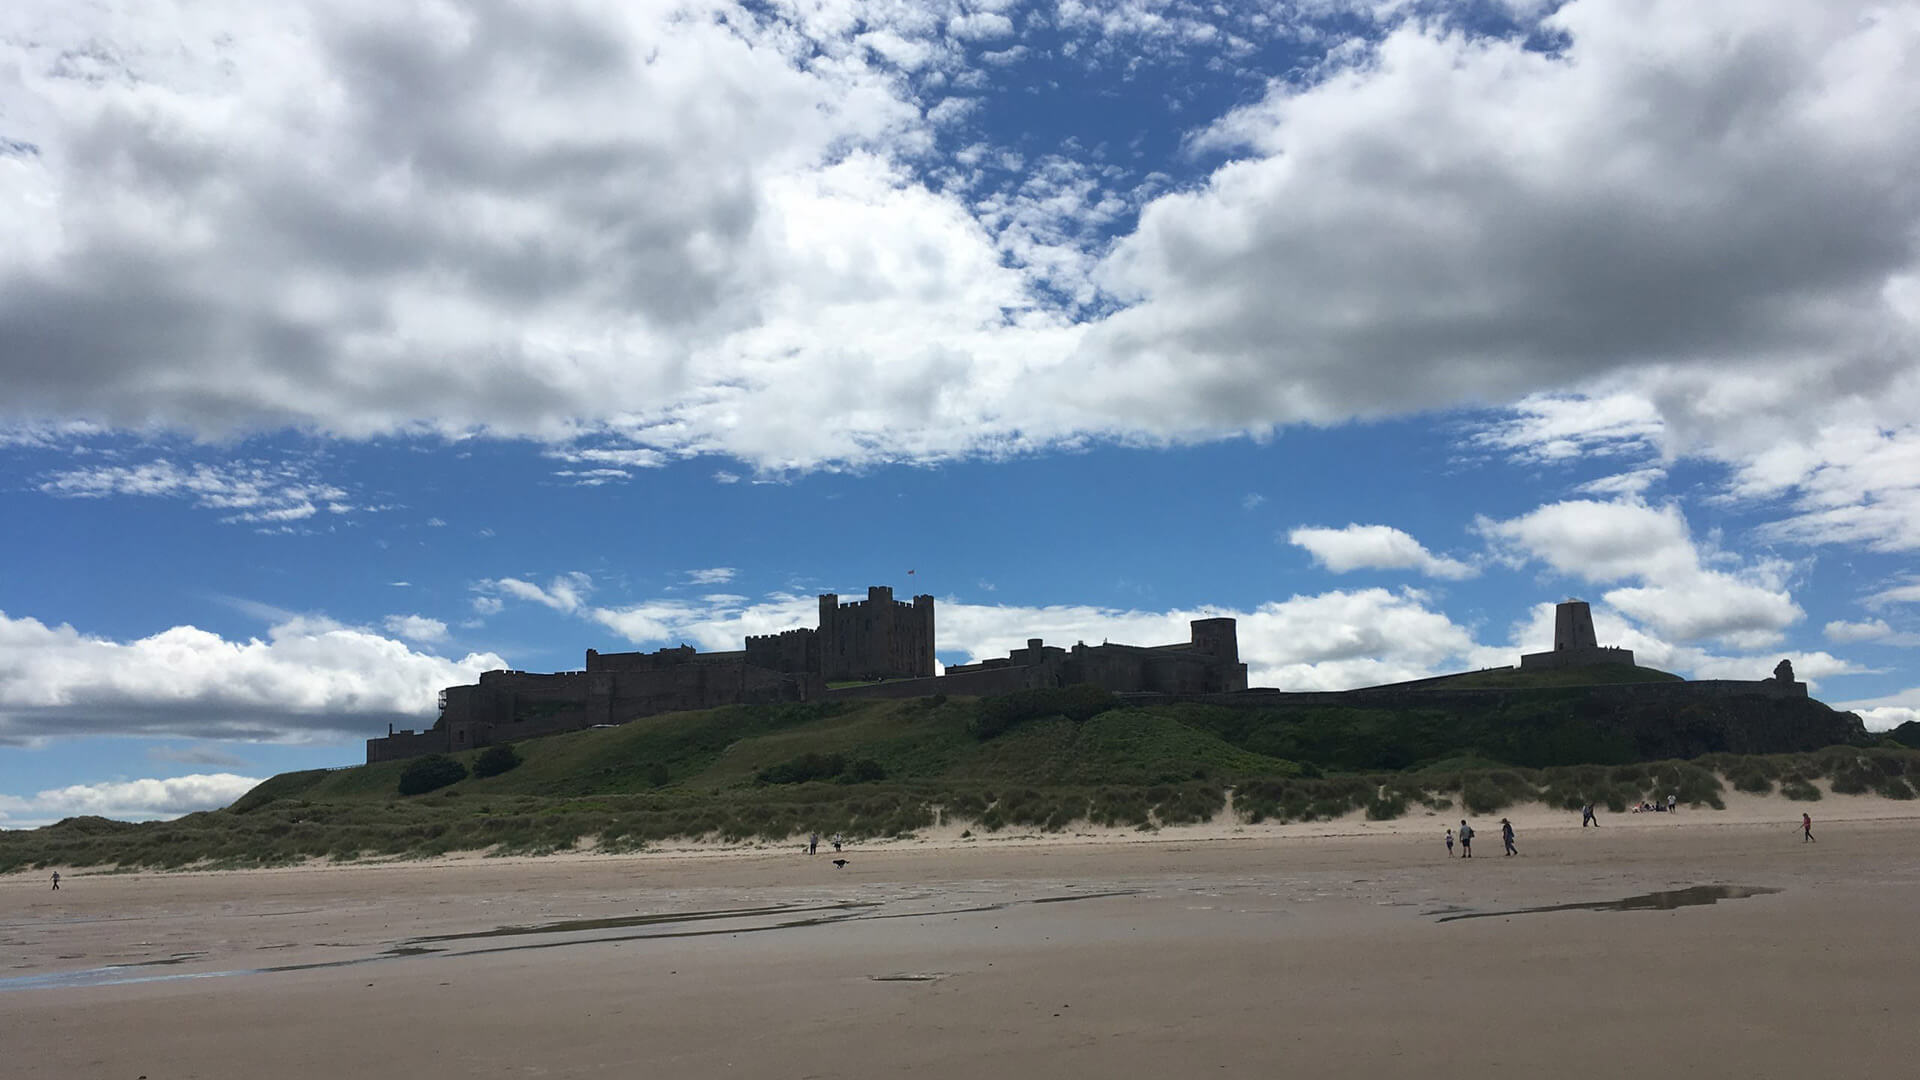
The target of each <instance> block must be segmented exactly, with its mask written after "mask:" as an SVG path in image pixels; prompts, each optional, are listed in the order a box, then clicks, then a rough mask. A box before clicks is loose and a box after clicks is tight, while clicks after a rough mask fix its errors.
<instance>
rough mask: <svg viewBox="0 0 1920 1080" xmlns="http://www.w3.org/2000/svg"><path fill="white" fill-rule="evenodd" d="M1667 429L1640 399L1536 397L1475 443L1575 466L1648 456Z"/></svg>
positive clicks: (1520, 404) (1480, 434) (1519, 404)
mask: <svg viewBox="0 0 1920 1080" xmlns="http://www.w3.org/2000/svg"><path fill="white" fill-rule="evenodd" d="M1664 430H1665V426H1664V424H1663V423H1662V421H1661V419H1660V411H1659V409H1658V408H1657V407H1656V406H1655V405H1654V404H1653V402H1651V401H1648V400H1647V399H1646V398H1644V397H1642V396H1640V395H1637V394H1629V393H1613V394H1606V395H1597V396H1590V395H1580V394H1571V395H1570V394H1531V395H1528V396H1527V397H1525V398H1523V399H1521V400H1520V401H1518V402H1516V403H1515V404H1514V405H1513V407H1512V409H1511V410H1510V415H1509V416H1508V417H1507V418H1505V419H1502V420H1500V421H1497V422H1495V423H1493V424H1491V425H1490V426H1488V427H1486V428H1483V429H1482V430H1480V431H1478V432H1475V433H1474V435H1473V436H1472V439H1471V442H1472V443H1473V444H1474V445H1477V446H1480V447H1482V448H1486V449H1491V450H1497V451H1501V452H1504V453H1507V454H1509V455H1511V456H1513V457H1515V458H1518V459H1520V460H1527V461H1541V462H1570V461H1576V460H1587V459H1590V458H1594V457H1613V456H1621V455H1632V456H1647V455H1649V454H1651V453H1653V452H1654V451H1655V450H1656V449H1657V448H1658V445H1659V439H1660V436H1661V435H1662V434H1663V433H1664Z"/></svg>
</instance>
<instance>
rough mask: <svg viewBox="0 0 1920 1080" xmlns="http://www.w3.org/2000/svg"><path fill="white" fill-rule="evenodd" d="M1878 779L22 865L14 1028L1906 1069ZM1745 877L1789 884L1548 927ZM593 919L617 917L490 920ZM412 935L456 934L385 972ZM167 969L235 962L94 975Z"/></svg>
mask: <svg viewBox="0 0 1920 1080" xmlns="http://www.w3.org/2000/svg"><path fill="white" fill-rule="evenodd" d="M1878 802H1879V800H1861V801H1859V802H1858V803H1855V804H1852V805H1853V808H1854V809H1855V810H1857V811H1859V812H1858V813H1854V814H1851V815H1848V814H1844V813H1841V812H1839V807H1838V805H1837V801H1836V800H1829V801H1825V802H1823V803H1816V804H1813V806H1812V809H1813V810H1814V811H1815V812H1816V817H1817V818H1818V819H1819V821H1820V823H1821V824H1820V825H1817V826H1816V834H1817V835H1819V836H1820V838H1821V842H1820V843H1818V844H1801V843H1799V842H1798V837H1797V835H1795V834H1794V832H1792V831H1791V829H1790V824H1789V821H1788V820H1787V818H1788V815H1789V813H1790V814H1791V816H1792V817H1794V818H1797V816H1798V812H1799V809H1800V806H1799V804H1791V803H1786V802H1784V801H1779V800H1771V799H1768V800H1752V803H1753V805H1750V806H1749V805H1744V804H1736V805H1733V806H1731V807H1730V809H1729V810H1728V811H1727V812H1725V813H1724V814H1707V813H1700V814H1696V815H1688V814H1684V813H1683V814H1680V815H1675V816H1674V817H1673V818H1671V819H1669V818H1668V817H1667V816H1666V815H1656V816H1655V817H1654V818H1652V819H1651V820H1641V818H1631V819H1627V818H1610V819H1608V821H1607V826H1606V827H1603V828H1602V829H1601V830H1599V831H1594V830H1587V831H1585V832H1583V831H1582V830H1580V829H1578V828H1569V827H1568V824H1569V822H1568V820H1567V816H1566V815H1552V816H1542V817H1540V818H1538V819H1535V818H1534V817H1533V816H1531V815H1516V824H1517V825H1521V826H1522V828H1521V845H1522V851H1523V855H1522V856H1521V857H1520V858H1517V859H1503V858H1500V857H1499V856H1498V854H1497V852H1498V843H1497V839H1493V837H1494V834H1495V833H1496V832H1497V829H1496V828H1494V827H1493V823H1492V822H1482V823H1481V824H1480V828H1481V835H1482V837H1483V839H1486V840H1487V841H1488V842H1486V843H1483V844H1482V845H1481V846H1482V851H1481V853H1480V857H1478V858H1476V859H1474V860H1473V861H1472V862H1466V861H1463V860H1458V859H1455V860H1451V861H1449V860H1447V859H1445V858H1443V857H1441V854H1440V848H1439V845H1438V844H1437V842H1434V841H1433V838H1432V837H1430V836H1429V835H1428V833H1429V832H1431V831H1432V830H1431V829H1430V828H1429V826H1430V825H1431V824H1432V823H1433V822H1431V821H1425V820H1413V821H1408V822H1404V823H1399V824H1397V825H1396V826H1395V827H1393V828H1386V829H1380V828H1377V827H1376V828H1372V829H1366V830H1362V829H1359V828H1358V827H1354V828H1350V829H1347V830H1345V831H1346V832H1347V833H1348V834H1347V835H1309V834H1308V833H1307V832H1305V831H1301V830H1297V829H1296V830H1295V831H1294V832H1291V833H1289V832H1286V831H1284V830H1282V831H1270V832H1267V833H1263V834H1258V835H1250V834H1248V833H1241V834H1238V835H1237V836H1236V837H1235V838H1233V839H1221V840H1207V839H1204V838H1203V836H1204V835H1207V834H1205V833H1203V832H1196V833H1191V834H1188V835H1183V836H1178V837H1172V838H1167V837H1162V838H1160V839H1157V840H1153V841H1149V842H1125V843H1117V842H1100V841H1094V840H1083V841H1081V842H1078V843H1070V844H1064V845H1062V844H1058V843H1056V844H1054V845H1053V846H1044V845H1038V844H1022V843H994V844H975V845H964V846H954V845H950V844H943V845H928V846H922V847H914V846H911V845H902V846H900V847H898V848H896V849H894V850H881V849H877V848H863V849H855V850H853V851H850V852H849V853H848V854H849V857H850V859H851V860H852V861H851V863H850V864H849V866H848V867H847V868H846V869H845V870H839V871H836V870H834V869H833V868H832V867H831V866H830V865H828V864H827V862H826V859H825V858H824V857H821V858H816V859H807V858H805V857H804V856H798V855H794V854H792V853H790V852H788V851H784V850H783V851H764V852H759V853H753V852H748V853H728V854H717V855H716V854H712V853H691V854H684V855H681V856H676V857H650V858H637V859H624V858H623V859H614V858H569V859H553V860H537V861H531V862H506V861H500V860H475V861H463V862H456V863H450V864H443V865H431V866H428V865H419V864H410V865H398V866H383V867H355V868H347V869H334V870H301V871H267V872H248V873H240V874H181V875H112V876H87V875H83V876H80V877H77V878H73V879H70V880H69V882H68V885H67V887H66V888H64V889H63V890H62V891H61V893H60V894H58V895H57V896H55V895H53V894H50V893H47V892H45V885H44V883H43V882H39V881H37V880H28V879H26V878H23V877H21V876H19V875H15V876H13V877H10V878H5V879H0V964H3V965H4V966H3V967H0V1047H4V1051H3V1053H4V1057H5V1069H4V1072H5V1074H6V1075H8V1076H10V1077H11V1076H25V1077H39V1076H46V1077H53V1076H60V1077H63V1078H70V1077H91V1076H111V1077H118V1076H125V1077H127V1078H129V1080H132V1078H134V1077H138V1076H142V1075H144V1076H147V1077H149V1078H151V1080H162V1078H168V1077H189V1076H199V1077H237V1076H263V1075H264V1076H274V1077H284V1078H303V1077H338V1076H362V1077H376V1078H377V1077H402V1076H422V1075H427V1076H438V1075H473V1076H486V1077H491V1076H501V1077H505V1076H516V1077H519V1076H570V1077H572V1076H578V1077H586V1076H616V1075H617V1076H631V1075H664V1076H675V1077H679V1076H689V1077H699V1076H720V1075H726V1076H754V1077H758V1076H765V1077H796V1076H880V1075H897V1074H900V1073H902V1072H909V1071H910V1072H912V1073H913V1074H915V1075H920V1076H934V1077H977V1076H980V1075H983V1074H984V1075H992V1074H994V1073H999V1074H1004V1075H1009V1076H1095V1075H1099V1076H1103V1077H1106V1076H1114V1075H1122V1076H1125V1075H1136V1074H1147V1075H1168V1076H1197V1075H1202V1074H1205V1075H1214V1076H1251V1075H1255V1074H1260V1075H1284V1074H1289V1073H1292V1074H1300V1073H1301V1072H1302V1071H1303V1070H1304V1071H1305V1074H1306V1075H1336V1076H1341V1075H1354V1076H1407V1077H1414V1076H1418V1077H1423V1078H1432V1077H1451V1076H1473V1077H1523V1076H1525V1077H1535V1076H1541V1075H1557V1076H1580V1077H1584V1076H1595V1077H1598V1076H1607V1077H1618V1076H1621V1075H1642V1076H1644V1075H1649V1074H1661V1075H1666V1074H1673V1073H1676V1072H1678V1073H1680V1074H1682V1075H1686V1074H1691V1075H1698V1076H1724V1075H1750V1076H1763V1077H1764V1076H1782V1077H1786V1076H1808V1075H1870V1074H1875V1073H1879V1074H1884V1075H1905V1074H1906V1073H1907V1072H1908V1071H1909V1070H1910V1068H1911V1062H1912V1061H1913V1060H1916V1059H1920V1033H1916V1032H1915V1031H1914V1030H1913V1028H1912V1027H1911V1025H1909V1024H1908V1023H1906V1022H1905V1018H1904V1017H1903V1016H1902V1015H1900V1011H1901V1009H1902V1003H1903V1002H1904V1001H1906V1000H1907V999H1908V998H1909V997H1910V996H1911V994H1912V992H1913V991H1914V990H1915V988H1916V985H1915V984H1916V982H1920V975H1916V974H1915V973H1916V972H1920V965H1916V963H1915V961H1916V960H1920V945H1916V944H1915V943H1914V938H1913V935H1912V934H1911V933H1910V920H1911V914H1910V913H1911V911H1912V910H1913V899H1912V898H1913V896H1914V895H1915V887H1916V886H1917V885H1920V821H1916V820H1915V819H1913V818H1912V817H1911V816H1903V815H1906V814H1907V812H1908V809H1909V808H1908V807H1907V806H1906V805H1905V804H1886V805H1880V806H1876V805H1874V804H1877V803H1878ZM1643 817H1644V816H1643ZM1438 820H1441V819H1439V818H1436V819H1434V821H1438ZM1320 831H1321V832H1322V833H1325V832H1340V831H1341V830H1339V829H1326V830H1320ZM1228 835H1232V834H1231V833H1230V831H1229V833H1228ZM1126 839H1128V840H1129V841H1132V840H1133V839H1134V838H1132V837H1128V838H1126ZM1711 884H1723V885H1742V886H1758V887H1765V888H1770V889H1778V890H1780V891H1778V892H1777V893H1770V894H1765V895H1756V896H1752V897H1749V898H1745V899H1728V900H1722V901H1721V902H1719V903H1716V904H1713V905H1711V906H1693V907H1684V908H1679V909H1675V910H1664V911H1662V910H1652V911H1591V910H1588V911H1560V912H1546V913H1532V914H1525V913H1514V912H1518V911H1519V909H1524V908H1529V907H1540V906H1548V905H1557V904H1567V903H1587V902H1593V901H1607V900H1618V899H1622V898H1625V897H1630V896H1635V895H1639V894H1645V893H1653V892H1661V891H1670V890H1676V889H1680V888H1684V887H1689V886H1698V885H1711ZM1089 894H1111V895H1089ZM1503 912H1506V913H1508V914H1499V913H1503ZM729 913H730V914H729ZM1449 914H1453V915H1459V914H1472V915H1486V916H1488V917H1480V918H1471V919H1465V920H1456V921H1441V920H1442V919H1444V918H1445V917H1446V916H1447V915H1449ZM568 920H602V922H601V923H599V924H598V925H594V926H586V927H572V928H557V929H546V930H544V931H540V932H528V933H508V934H490V933H489V932H492V931H496V930H498V929H499V928H501V927H520V928H528V929H537V928H539V927H542V926H549V925H550V924H554V923H561V922H565V921H568ZM608 920H611V921H608ZM457 934H475V935H478V934H489V936H468V937H449V935H457ZM422 937H436V938H440V939H441V940H435V941H429V942H422V941H418V940H416V939H419V938H422ZM406 946H411V947H414V948H431V949H436V950H439V951H437V952H434V953H431V954H426V955H413V956H400V957H391V958H384V959H383V958H381V957H383V956H386V955H387V954H389V953H390V952H391V951H392V950H394V949H396V948H397V947H406ZM176 956H177V957H178V960H179V962H177V963H165V964H158V965H153V966H148V967H120V968H112V969H108V970H106V971H105V972H103V971H102V969H103V967H104V966H105V965H109V964H137V963H143V962H151V961H154V960H163V961H164V960H173V959H175V958H176ZM343 961H344V962H346V963H344V964H342V966H327V967H304V968H301V969H299V970H290V971H279V972H268V973H256V974H226V975H220V974H214V973H218V972H239V971H247V970H254V969H260V968H266V967H273V966H282V967H299V966H300V965H308V964H330V963H341V962H343ZM89 972H91V973H92V974H88V973H89ZM154 975H159V976H176V975H194V976H199V977H196V978H187V979H181V978H159V979H154V980H153V981H144V982H113V983H108V984H94V983H93V982H90V980H102V979H124V978H146V977H149V976H154Z"/></svg>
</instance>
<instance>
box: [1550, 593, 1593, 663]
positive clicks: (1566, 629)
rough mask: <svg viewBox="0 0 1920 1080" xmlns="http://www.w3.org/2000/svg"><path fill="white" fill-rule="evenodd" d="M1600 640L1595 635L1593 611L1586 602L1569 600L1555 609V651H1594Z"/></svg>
mask: <svg viewBox="0 0 1920 1080" xmlns="http://www.w3.org/2000/svg"><path fill="white" fill-rule="evenodd" d="M1599 645H1600V639H1599V638H1597V637H1595V636H1594V635H1593V609H1591V608H1589V607H1588V606H1587V602H1586V601H1585V600H1568V601H1567V602H1566V603H1563V604H1560V605H1558V606H1557V607H1555V608H1554V609H1553V651H1554V652H1565V651H1566V650H1568V649H1594V648H1598V647H1599Z"/></svg>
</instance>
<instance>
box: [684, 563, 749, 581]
mask: <svg viewBox="0 0 1920 1080" xmlns="http://www.w3.org/2000/svg"><path fill="white" fill-rule="evenodd" d="M737 573H739V571H738V570H735V569H734V568H733V567H731V566H715V567H710V568H708V569H706V570H689V571H687V582H688V584H691V585H724V584H726V583H727V582H729V581H732V580H733V578H734V575H735V574H737Z"/></svg>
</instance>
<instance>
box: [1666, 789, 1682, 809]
mask: <svg viewBox="0 0 1920 1080" xmlns="http://www.w3.org/2000/svg"><path fill="white" fill-rule="evenodd" d="M1679 801H1680V797H1679V796H1678V795H1675V794H1673V793H1672V792H1668V793H1667V813H1669V814H1671V813H1673V809H1674V806H1673V804H1674V803H1677V802H1679Z"/></svg>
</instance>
